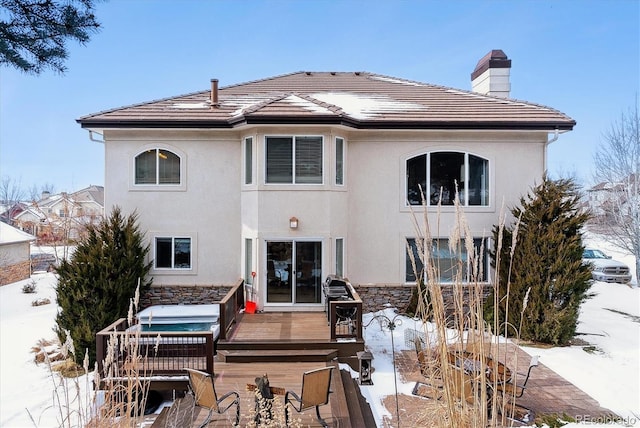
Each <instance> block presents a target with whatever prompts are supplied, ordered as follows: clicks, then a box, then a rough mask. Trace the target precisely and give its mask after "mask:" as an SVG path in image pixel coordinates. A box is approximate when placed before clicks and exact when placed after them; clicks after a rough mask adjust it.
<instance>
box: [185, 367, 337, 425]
mask: <svg viewBox="0 0 640 428" xmlns="http://www.w3.org/2000/svg"><path fill="white" fill-rule="evenodd" d="M326 365H327V364H323V363H317V362H307V363H286V364H285V363H249V364H247V363H237V364H233V363H222V362H218V361H216V362H215V371H216V373H215V388H216V392H217V394H218V396H219V397H220V396H222V395H223V394H225V393H227V392H229V391H232V390H233V391H237V392H238V393H239V394H240V415H241V416H240V417H241V419H240V426H248V425H249V424H250V422H251V420H252V419H251V418H252V417H253V416H254V414H255V413H254V411H253V409H254V406H255V396H254V392H253V391H248V390H247V384H255V378H256V377H259V376H262V375H265V374H266V375H268V377H269V382H270V385H271V386H273V387H279V388H283V389H284V390H285V391H294V392H296V393H297V394H298V395H300V393H301V390H302V374H303V373H304V372H305V371H308V370H314V369H317V368H320V367H324V366H326ZM329 365H333V364H331V363H329ZM331 390H332V391H334V393H332V394H331V395H330V402H329V404H328V405H326V406H321V407H320V415H321V416H322V417H323V418H324V419H325V421H326V422H327V423H328V424H329V426H330V427H338V426H345V425H344V423H345V422H348V420H349V419H348V412H347V409H346V406H345V404H344V402H343V401H344V397H343V396H340V394H339V392H340V391H343V390H344V388H343V387H342V381H341V379H340V372H339V368H338V367H337V366H336V368H335V369H334V371H333V375H332V379H331ZM275 399H276V400H277V401H278V402H279V403H281V404H282V406H281V408H282V409H284V396H282V395H276V396H275ZM234 412H235V410H231V411H227V412H226V413H224V414H222V415H218V414H214V415H213V417H212V422H211V423H210V424H209V427H231V426H232V420H233V417H234V414H235V413H234ZM345 412H347V413H346V414H345ZM207 414H208V411H205V410H203V411H201V412H200V413H199V415H198V417H197V419H196V420H195V421H194V424H193V426H199V424H200V423H202V422H204V420H205V418H206V416H207ZM292 416H293V419H294V420H295V421H299V425H300V426H304V427H312V428H316V427H320V426H321V425H320V424H319V423H318V421H317V419H316V417H315V409H313V408H312V409H308V410H306V411H304V412H302V413H297V412H295V411H294V412H292ZM293 426H297V425H295V424H294V425H293Z"/></svg>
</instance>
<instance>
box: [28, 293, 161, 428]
mask: <svg viewBox="0 0 640 428" xmlns="http://www.w3.org/2000/svg"><path fill="white" fill-rule="evenodd" d="M139 296H140V294H139V288H137V289H136V293H135V296H134V298H132V299H130V308H129V319H128V327H132V326H133V321H134V319H133V315H132V314H133V313H135V311H137V307H138V301H139ZM65 337H66V340H65V342H64V344H63V345H62V346H61V347H60V349H59V351H58V352H55V353H50V352H47V351H48V349H47V348H49V347H50V345H51V343H49V342H41V343H40V344H39V345H38V346H37V347H34V348H33V350H34V352H36V361H38V360H39V359H41V360H43V361H44V362H45V363H46V364H47V365H48V367H49V369H50V377H51V381H52V384H53V403H52V406H51V407H50V408H48V409H46V410H45V411H55V412H56V421H57V425H56V426H57V427H60V428H77V427H90V428H114V427H115V428H120V427H122V428H124V427H136V426H139V424H140V423H141V421H142V417H143V415H144V410H145V406H146V401H147V396H148V394H149V385H150V382H149V376H151V374H152V373H151V368H152V367H153V363H152V362H153V355H149V353H154V349H155V350H157V346H158V343H159V340H160V336H158V338H157V339H156V344H155V345H156V347H155V348H153V347H151V349H150V350H149V347H148V346H139V345H140V343H141V342H140V329H138V328H128V329H127V330H125V331H120V332H115V331H114V332H112V333H111V335H110V338H109V341H108V346H107V348H108V350H107V353H106V358H105V360H104V361H103V367H104V368H103V371H102V373H101V372H100V371H99V370H98V368H97V364H95V365H94V367H93V370H92V371H90V365H89V361H90V358H89V352H88V351H85V355H84V359H83V365H82V366H78V365H77V364H75V362H74V361H75V360H76V358H75V349H74V342H73V339H72V335H71V334H70V333H69V332H68V331H66V332H65ZM58 355H60V356H61V357H57V356H58ZM54 358H55V359H60V360H61V361H54ZM143 370H145V372H144V373H143ZM85 374H86V376H83V375H85ZM143 374H144V376H143ZM29 416H30V418H31V420H32V422H33V424H34V426H40V424H39V420H40V419H41V417H42V415H41V416H40V418H37V419H36V418H35V417H34V416H33V415H31V414H29Z"/></svg>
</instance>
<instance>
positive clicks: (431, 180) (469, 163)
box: [406, 152, 489, 206]
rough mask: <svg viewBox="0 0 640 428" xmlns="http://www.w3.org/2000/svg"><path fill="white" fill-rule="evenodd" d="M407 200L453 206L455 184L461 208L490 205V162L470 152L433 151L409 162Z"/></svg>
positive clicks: (415, 203)
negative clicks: (423, 197) (422, 193)
mask: <svg viewBox="0 0 640 428" xmlns="http://www.w3.org/2000/svg"><path fill="white" fill-rule="evenodd" d="M406 168H407V170H406V171H407V201H409V204H411V205H421V204H422V196H421V193H420V188H422V192H424V194H425V199H426V203H427V205H438V203H441V204H442V205H453V203H454V201H455V198H456V185H457V190H458V193H457V195H458V197H459V199H460V204H461V205H471V206H488V205H489V161H488V160H487V159H484V158H481V157H479V156H475V155H472V154H469V153H461V152H433V153H426V154H423V155H419V156H415V157H413V158H411V159H409V160H407V165H406Z"/></svg>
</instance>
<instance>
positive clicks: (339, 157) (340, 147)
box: [336, 137, 344, 186]
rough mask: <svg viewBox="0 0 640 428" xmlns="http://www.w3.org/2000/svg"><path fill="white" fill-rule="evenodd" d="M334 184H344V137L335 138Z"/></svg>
mask: <svg viewBox="0 0 640 428" xmlns="http://www.w3.org/2000/svg"><path fill="white" fill-rule="evenodd" d="M336 184H337V185H339V186H342V185H343V184H344V138H339V137H338V138H336Z"/></svg>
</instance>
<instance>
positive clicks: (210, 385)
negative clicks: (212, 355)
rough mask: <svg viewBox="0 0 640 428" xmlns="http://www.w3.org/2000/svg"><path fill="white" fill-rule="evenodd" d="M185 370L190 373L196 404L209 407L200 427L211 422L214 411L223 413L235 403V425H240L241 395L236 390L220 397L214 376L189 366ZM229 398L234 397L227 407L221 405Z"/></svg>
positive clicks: (190, 385)
mask: <svg viewBox="0 0 640 428" xmlns="http://www.w3.org/2000/svg"><path fill="white" fill-rule="evenodd" d="M185 370H186V371H187V373H189V387H190V388H191V391H192V392H193V395H194V397H195V400H196V406H200V407H203V408H205V409H209V414H208V415H207V418H206V420H205V421H204V422H203V423H202V425H200V428H202V427H205V426H207V425H208V424H209V421H210V420H211V416H212V415H213V412H216V413H218V414H222V413H224V412H226V411H227V410H229V408H230V407H231V406H233V405H234V404H235V405H236V417H235V425H238V424H239V423H240V395H239V394H238V393H237V392H235V391H231V392H227V393H226V394H224V395H223V396H222V397H220V398H218V395H217V394H216V388H215V385H214V382H213V377H212V376H211V375H210V374H209V373H205V372H201V371H199V370H194V369H188V368H185ZM228 398H233V400H231V402H230V403H229V404H227V405H226V407H221V404H222V402H223V401H225V400H227V399H228ZM227 401H229V400H227Z"/></svg>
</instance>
